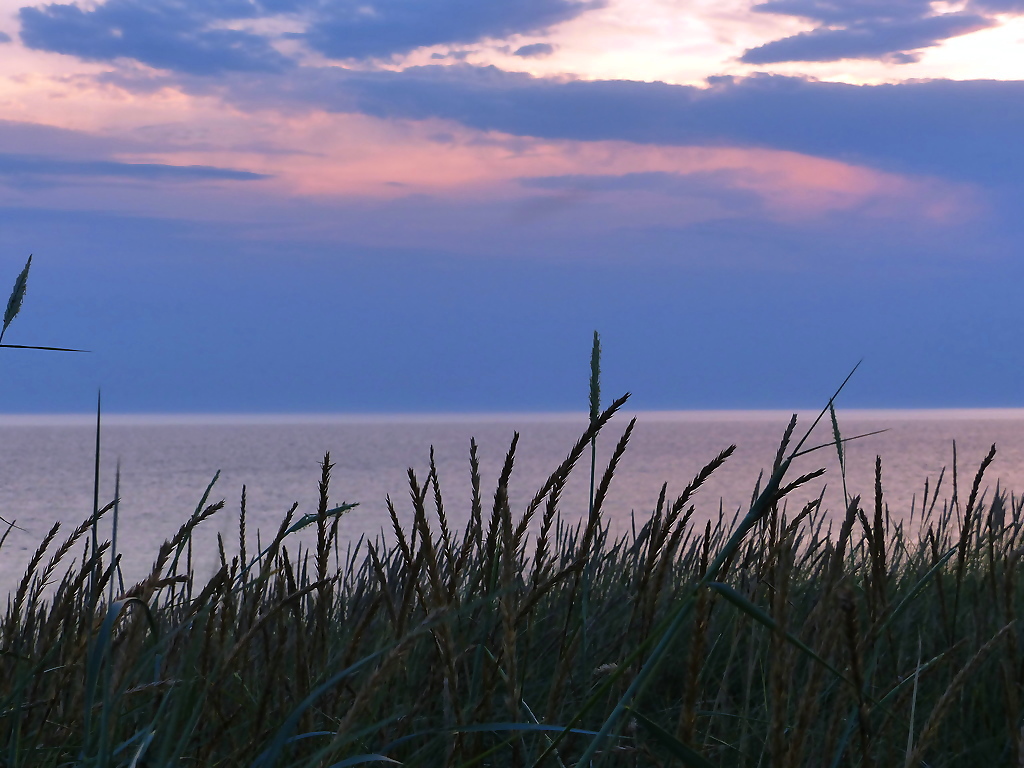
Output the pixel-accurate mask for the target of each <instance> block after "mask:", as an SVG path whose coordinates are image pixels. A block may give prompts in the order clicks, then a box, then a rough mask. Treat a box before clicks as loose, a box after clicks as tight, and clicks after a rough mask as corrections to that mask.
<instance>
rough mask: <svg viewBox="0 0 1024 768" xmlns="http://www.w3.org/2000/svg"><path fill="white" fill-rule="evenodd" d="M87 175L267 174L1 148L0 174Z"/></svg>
mask: <svg viewBox="0 0 1024 768" xmlns="http://www.w3.org/2000/svg"><path fill="white" fill-rule="evenodd" d="M4 177H5V178H8V179H20V180H24V179H30V178H40V177H44V178H53V177H66V178H71V177H87V178H104V179H134V180H140V181H142V180H144V181H180V182H186V181H255V180H259V179H266V178H269V176H267V175H265V174H261V173H252V172H250V171H237V170H234V169H231V168H216V167H213V166H208V165H166V164H163V163H121V162H116V161H113V160H65V159H59V158H53V157H46V156H43V155H25V154H20V153H8V152H0V178H4Z"/></svg>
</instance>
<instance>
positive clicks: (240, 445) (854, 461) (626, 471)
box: [0, 409, 1024, 584]
mask: <svg viewBox="0 0 1024 768" xmlns="http://www.w3.org/2000/svg"><path fill="white" fill-rule="evenodd" d="M630 415H631V414H626V415H623V416H618V417H617V418H616V419H615V420H613V421H612V422H611V424H610V425H609V427H608V428H607V430H606V432H605V433H604V434H603V436H602V439H601V440H600V442H599V462H604V461H607V457H608V455H609V453H610V451H611V448H612V447H613V446H614V444H615V442H616V440H617V439H618V436H619V434H620V433H621V432H622V430H623V429H624V428H625V426H626V424H627V422H628V419H629V417H630ZM636 415H637V426H636V429H635V432H634V434H633V439H632V441H631V443H630V447H629V449H628V450H627V452H626V454H625V457H624V458H623V460H622V462H621V464H620V468H619V471H618V472H617V473H616V479H615V481H614V482H613V484H612V489H611V493H610V495H609V499H608V502H607V504H606V507H605V509H606V515H607V518H608V520H609V522H610V524H611V526H612V528H613V529H614V530H616V531H620V532H621V531H625V530H627V529H628V526H630V525H631V524H632V523H631V516H633V515H635V517H636V519H637V520H638V521H639V520H641V519H643V518H646V516H647V515H649V514H650V512H651V510H652V509H653V507H654V505H655V503H656V501H657V498H658V493H659V491H660V489H661V485H662V483H668V489H669V493H670V494H673V493H674V494H678V493H679V492H680V491H681V490H682V489H683V487H685V485H686V484H687V482H688V481H689V480H690V479H691V478H692V477H693V475H695V474H696V473H697V472H698V471H699V470H700V469H701V467H702V466H703V465H704V464H706V463H707V462H708V461H710V460H711V459H712V458H714V456H715V455H716V454H717V453H718V452H719V451H721V450H722V449H723V448H725V447H727V446H729V445H730V444H733V443H735V444H736V445H737V450H736V453H735V454H734V456H733V457H732V459H730V461H729V462H728V463H727V464H726V465H725V466H724V467H723V468H722V469H721V470H719V472H718V473H716V475H715V476H713V478H712V479H711V481H709V482H708V483H707V484H706V486H705V487H704V488H703V489H702V491H701V492H700V493H699V494H698V496H697V498H696V499H695V502H696V504H697V516H698V518H699V519H706V518H707V517H708V516H712V515H717V514H718V511H719V506H720V504H721V505H722V506H723V507H724V508H725V510H726V511H727V512H729V513H731V512H733V511H735V510H736V508H738V507H740V506H743V505H744V504H746V503H749V498H750V494H751V491H752V489H753V487H754V483H755V482H756V480H757V477H758V474H759V473H760V472H761V471H762V469H767V468H770V466H771V463H772V461H773V459H774V456H775V452H776V448H777V446H778V442H779V439H780V437H781V435H782V432H783V430H784V429H785V426H786V423H787V421H788V419H789V415H790V414H788V413H783V412H741V411H730V412H667V413H653V412H648V413H639V414H636ZM839 416H840V428H841V430H842V432H843V434H844V436H852V435H855V434H858V433H865V432H871V431H875V430H882V429H884V430H888V431H887V432H885V433H884V434H880V435H875V436H872V437H868V438H865V439H863V440H859V441H856V442H853V443H851V444H849V446H848V454H847V481H848V486H849V490H850V493H851V494H860V495H862V496H864V497H866V498H869V499H870V498H873V493H874V490H873V473H874V460H875V456H876V455H881V457H882V461H883V485H884V488H885V491H886V498H887V503H888V504H889V507H890V510H891V512H892V514H893V515H894V516H897V517H906V516H908V515H909V513H910V509H911V505H912V504H915V505H916V506H917V507H918V508H920V498H921V495H922V491H923V488H924V482H925V479H926V478H931V479H932V482H933V483H934V482H935V479H936V478H937V477H938V475H939V472H940V471H941V470H942V469H943V467H949V468H950V469H951V468H952V459H953V442H954V441H956V447H957V454H958V464H959V470H960V484H961V486H962V487H964V486H966V487H967V488H969V485H970V482H971V480H972V479H973V476H974V473H975V471H976V470H977V467H978V465H979V463H980V462H981V460H982V458H983V457H984V455H985V453H986V452H987V451H988V448H989V446H990V445H991V444H992V443H995V444H996V445H997V448H998V454H997V457H996V461H995V463H994V465H993V466H992V468H991V470H990V473H989V475H988V476H987V477H986V485H987V486H990V487H994V485H995V482H996V480H999V481H1000V482H1001V483H1002V485H1003V487H1005V488H1008V489H1010V490H1024V409H1021V410H965V411H848V412H845V413H844V412H840V414H839ZM813 417H814V414H801V424H803V426H804V429H806V428H807V427H808V426H809V425H810V423H811V421H812V420H813ZM585 426H586V420H585V417H584V416H582V415H500V416H457V417H451V416H447V417H446V416H429V417H428V416H423V417H411V416H396V417H339V416H322V417H314V416H309V417H232V418H224V417H219V418H215V417H173V418H172V417H141V416H132V417H129V416H111V417H109V418H106V419H105V421H104V428H103V435H102V451H101V465H102V469H101V494H100V495H101V504H102V503H105V502H107V501H109V500H111V499H112V498H113V496H114V474H115V472H114V469H115V466H116V464H117V462H118V461H120V465H121V499H122V504H121V507H120V515H121V524H120V528H119V533H118V539H119V541H118V549H119V551H121V552H123V564H124V568H125V571H126V575H127V577H137V576H138V575H141V574H142V573H143V572H145V571H146V569H147V568H148V566H149V565H150V564H151V562H152V559H153V557H154V556H155V553H156V549H157V547H158V546H159V545H160V543H161V542H162V541H163V540H164V539H166V538H168V537H170V536H171V535H173V533H174V531H175V530H176V529H177V528H178V526H179V525H181V523H182V522H183V521H184V520H185V519H186V518H187V517H188V516H189V515H190V514H191V513H192V511H193V510H194V509H195V507H196V504H197V503H198V502H199V500H200V498H201V496H202V494H203V491H204V490H205V489H206V487H207V485H208V484H209V483H210V481H211V480H212V478H213V476H214V473H215V472H217V471H218V470H219V471H220V478H219V480H218V481H217V484H216V486H215V487H214V490H213V492H212V495H211V498H212V500H220V499H225V500H226V502H227V505H226V508H225V510H224V512H222V513H221V514H220V515H219V516H216V517H214V518H212V519H211V520H210V521H208V522H207V523H205V524H204V526H203V527H201V528H200V529H199V533H198V536H197V540H198V541H200V542H202V543H203V544H204V546H205V551H204V553H203V554H202V555H201V557H200V560H201V566H200V570H208V571H211V572H212V569H213V559H212V552H213V549H212V547H213V546H214V543H215V541H216V534H217V533H221V534H223V535H224V537H225V539H226V541H227V542H228V548H229V552H233V551H235V548H236V546H237V544H236V542H237V535H238V534H237V511H238V499H239V496H240V494H241V489H242V486H243V485H245V486H246V487H247V497H248V505H247V506H248V514H249V520H248V528H249V537H250V539H252V543H251V544H250V545H249V546H250V548H254V547H255V531H256V529H257V528H258V529H260V530H261V531H262V532H263V536H264V538H267V537H271V536H273V534H274V532H276V529H277V525H278V524H279V522H280V520H281V517H282V516H283V514H284V513H285V512H286V511H287V509H288V508H289V507H290V506H291V505H292V503H294V502H298V504H299V509H298V512H299V514H302V513H305V512H312V511H315V509H316V500H317V493H318V491H317V483H318V481H319V477H320V468H319V462H320V461H321V460H322V458H323V455H324V453H325V452H327V451H330V454H331V461H332V462H333V463H334V464H335V467H334V471H333V480H332V486H331V501H332V503H334V504H337V503H341V502H342V501H357V502H359V507H357V508H356V509H355V510H353V511H352V512H350V513H349V514H348V515H347V516H346V517H345V518H344V522H343V523H342V531H343V532H344V535H345V536H346V538H348V539H356V538H358V537H359V536H361V535H368V536H375V535H379V534H380V531H381V529H382V527H384V528H387V527H390V523H389V521H388V518H387V513H386V508H385V504H384V500H385V497H386V496H388V495H390V496H391V498H392V499H394V500H395V503H396V506H397V507H398V508H399V510H400V511H401V512H402V513H403V514H406V515H408V510H409V508H410V504H409V501H408V499H409V496H408V480H407V470H408V468H410V467H412V468H413V469H414V470H415V471H416V473H417V475H418V477H419V478H420V479H421V480H422V478H424V477H425V476H426V474H427V464H428V458H429V450H430V447H431V446H433V447H434V451H435V457H436V461H437V465H438V471H439V475H440V478H441V488H442V491H443V493H444V498H445V506H446V509H447V511H448V513H449V515H450V517H451V518H452V519H453V522H454V523H455V524H456V525H461V523H462V522H463V521H464V520H465V516H466V514H467V512H468V508H469V498H470V483H469V461H468V456H469V441H470V438H471V437H475V438H476V439H477V442H478V443H479V445H480V458H481V470H482V477H483V488H484V489H485V493H486V496H487V497H488V498H489V497H490V496H491V495H492V494H493V489H494V483H495V481H496V479H497V476H498V472H499V470H500V467H501V463H502V461H503V459H504V456H505V452H506V451H507V450H508V446H509V442H510V441H511V439H512V436H513V433H514V432H515V431H518V432H519V433H520V441H519V447H518V451H517V457H516V464H515V471H514V473H513V476H512V488H511V500H512V504H513V509H522V508H523V507H524V506H525V504H526V503H527V501H528V500H529V498H531V497H532V495H533V493H534V492H535V491H536V490H537V488H538V487H539V486H540V485H541V484H542V483H543V481H544V479H545V478H546V477H547V475H548V474H549V473H550V472H551V470H552V469H554V467H555V466H557V464H558V463H559V462H560V461H561V460H562V458H564V456H565V454H566V452H567V451H568V450H569V449H570V448H571V447H572V445H573V443H574V442H575V440H576V438H577V437H578V436H579V434H580V433H581V432H582V430H583V429H584V428H585ZM797 432H798V434H802V431H801V429H800V428H799V427H798V430H797ZM94 440H95V434H94V428H93V427H92V426H91V425H90V423H89V420H88V419H87V418H84V417H61V416H52V417H38V416H34V417H27V416H6V417H5V416H0V515H2V516H3V517H4V518H5V519H7V520H16V521H17V524H18V526H20V527H21V528H24V529H25V530H24V531H20V530H14V531H12V532H11V534H10V536H9V537H8V539H7V542H6V543H5V545H4V547H3V557H2V558H0V581H2V582H3V583H4V584H10V583H11V581H12V580H14V579H16V578H17V577H18V576H19V575H20V573H21V572H22V570H23V569H24V567H25V564H26V563H27V561H28V559H29V557H30V555H31V552H32V550H34V549H35V547H36V546H37V544H38V543H39V540H40V539H41V538H42V536H43V535H44V534H45V533H46V531H47V530H48V529H49V527H50V526H51V525H52V524H53V522H54V521H57V520H60V521H63V522H64V523H65V525H66V527H67V530H68V531H70V529H71V528H72V527H73V526H74V525H77V524H78V523H79V522H80V521H81V520H82V519H84V518H85V517H86V516H87V515H88V513H89V512H90V510H91V509H92V477H93V460H94ZM829 440H831V427H830V425H829V424H823V425H822V426H820V427H819V428H818V429H817V430H815V433H814V434H813V435H812V437H811V439H810V441H809V443H808V444H809V445H815V444H819V443H825V442H828V441H829ZM801 461H802V463H801V464H799V465H798V466H797V467H796V468H795V470H796V471H798V472H799V471H808V470H811V469H815V468H817V467H819V466H824V467H826V468H827V469H828V472H827V474H826V479H827V483H826V494H825V499H826V506H828V508H829V509H831V510H836V511H841V508H842V506H843V501H842V483H841V479H840V476H839V472H838V462H837V460H836V457H835V451H834V449H832V448H828V449H824V450H821V451H819V452H817V453H815V454H812V455H811V456H808V457H806V458H804V459H802V460H801ZM588 485H589V452H588V458H587V459H586V460H585V461H584V462H581V465H580V466H579V467H578V468H577V470H576V476H575V478H574V480H573V481H572V482H571V483H570V485H569V487H568V489H567V492H566V494H565V496H564V501H563V505H562V508H563V515H564V516H565V517H567V518H570V519H577V518H579V517H580V515H582V514H585V512H586V506H587V489H588ZM821 487H822V483H818V484H816V485H814V486H810V487H809V488H808V490H807V491H806V492H804V493H801V494H799V495H798V496H797V497H796V498H795V500H796V501H799V502H801V503H802V502H803V501H806V500H807V499H808V498H810V497H812V496H816V495H817V493H818V492H819V491H820V489H821ZM950 490H951V488H950V484H949V472H947V479H946V481H945V483H944V487H943V492H942V493H940V499H941V498H945V497H948V495H949V492H950ZM966 492H967V489H966V488H964V490H962V491H961V494H963V495H966ZM102 533H103V535H104V536H105V537H109V535H110V531H109V525H108V526H107V527H106V529H105V530H104V531H102ZM79 552H80V550H79Z"/></svg>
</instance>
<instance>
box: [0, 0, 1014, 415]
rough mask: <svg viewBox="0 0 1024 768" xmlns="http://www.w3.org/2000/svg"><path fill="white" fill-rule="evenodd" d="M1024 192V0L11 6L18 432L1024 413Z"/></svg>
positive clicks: (8, 74)
mask: <svg viewBox="0 0 1024 768" xmlns="http://www.w3.org/2000/svg"><path fill="white" fill-rule="evenodd" d="M1022 203H1024V0H970V1H969V2H959V3H946V2H924V1H923V0H831V1H830V0H768V1H767V2H758V3H750V2H744V1H743V0H684V1H676V0H108V1H107V2H77V3H67V4H64V3H55V4H40V5H25V4H24V0H15V1H12V0H0V290H2V289H3V288H2V286H3V285H4V284H6V283H7V282H10V283H13V281H14V278H15V276H16V275H17V273H18V271H19V270H20V269H21V267H22V265H23V264H24V260H25V259H26V258H27V256H28V254H29V253H32V254H34V260H33V272H32V276H31V279H30V284H29V293H28V296H27V298H26V301H25V306H24V310H23V314H22V316H21V317H19V318H18V320H17V321H16V323H15V325H13V326H12V327H11V329H10V331H9V332H8V335H7V337H6V338H5V341H9V342H11V343H20V344H46V345H60V346H72V347H80V348H84V349H88V350H91V352H90V354H88V355H63V354H57V353H53V354H49V353H43V352H29V351H19V350H4V353H5V354H4V358H5V370H4V375H3V376H2V377H0V396H2V402H0V411H6V412H21V411H26V412H68V411H85V410H88V408H89V407H90V403H91V402H92V401H93V400H94V398H95V392H96V388H97V387H100V386H102V388H103V392H104V400H105V402H106V403H107V404H108V408H109V409H110V410H113V411H123V412H171V413H173V412H326V411H330V412H406V411H545V410H572V409H581V410H582V409H584V408H585V406H586V376H587V360H588V355H589V344H590V334H591V333H592V332H593V330H595V329H596V330H599V331H600V332H601V335H602V338H603V341H604V349H605V370H606V381H605V388H606V392H608V393H609V395H611V394H618V393H620V392H622V391H626V390H630V391H632V392H633V393H634V401H633V404H634V406H635V407H636V408H642V409H692V408H716V409H721V408H798V407H810V406H815V405H819V404H820V403H822V402H823V401H824V400H826V399H827V397H828V395H829V394H830V393H831V391H832V389H833V388H834V386H835V385H837V384H838V383H839V382H840V381H842V379H843V378H844V376H845V375H846V373H847V372H848V371H849V369H850V368H852V367H853V366H854V364H856V363H857V361H858V360H861V359H862V358H863V360H864V362H863V365H862V366H861V369H860V370H859V371H858V373H857V376H856V377H855V378H854V380H853V382H852V383H851V385H850V389H849V392H848V394H847V395H846V396H845V401H844V404H845V405H847V406H864V407H974V406H1022V405H1024V377H1022V375H1021V372H1022V371H1024V296H1022V290H1024V208H1022ZM5 275H6V276H5Z"/></svg>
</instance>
